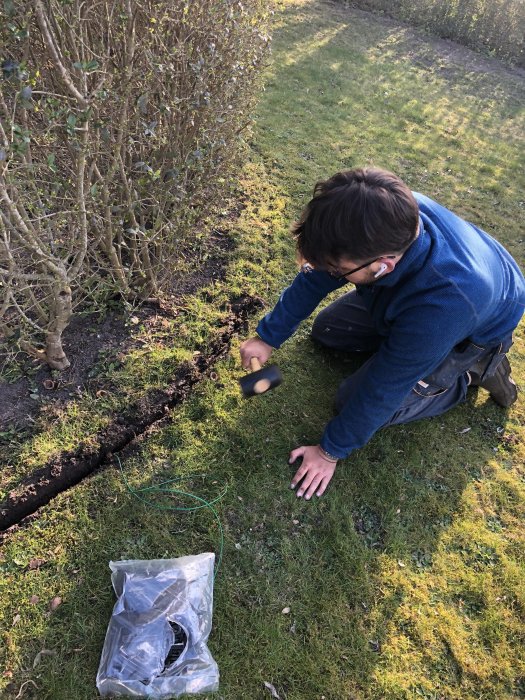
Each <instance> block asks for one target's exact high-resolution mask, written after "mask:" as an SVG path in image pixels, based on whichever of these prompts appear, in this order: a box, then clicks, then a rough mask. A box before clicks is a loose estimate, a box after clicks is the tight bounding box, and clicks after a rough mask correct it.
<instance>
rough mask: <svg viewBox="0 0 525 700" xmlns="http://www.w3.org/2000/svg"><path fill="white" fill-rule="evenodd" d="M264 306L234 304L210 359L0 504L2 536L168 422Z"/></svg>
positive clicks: (247, 300) (201, 358)
mask: <svg viewBox="0 0 525 700" xmlns="http://www.w3.org/2000/svg"><path fill="white" fill-rule="evenodd" d="M261 306H262V302H261V300H260V299H257V298H255V297H249V296H245V297H242V298H240V299H236V300H234V301H232V302H231V305H230V312H229V314H228V317H227V318H226V319H225V323H224V330H223V331H222V333H221V334H220V335H219V336H218V338H216V339H215V340H214V341H213V342H212V343H211V344H210V346H209V347H208V348H207V350H206V354H204V353H198V354H196V356H195V359H194V360H193V361H191V362H187V363H184V364H182V365H181V366H180V367H179V369H178V371H177V375H176V377H175V379H174V381H173V382H172V383H171V384H170V385H169V386H168V387H167V388H166V389H164V390H154V391H150V392H148V393H147V394H146V395H145V396H144V397H143V398H142V399H141V400H140V401H139V402H137V403H136V404H134V405H132V406H130V407H129V409H128V410H127V411H126V412H125V413H123V414H121V415H118V416H115V418H114V419H113V420H112V421H111V423H110V424H109V425H108V426H107V427H106V428H105V429H104V430H102V431H101V432H100V433H99V434H98V435H97V436H96V437H95V439H94V442H93V441H91V442H90V444H89V445H87V444H81V445H79V446H78V447H77V448H76V449H75V450H73V451H68V452H63V453H61V454H60V455H58V456H57V457H55V458H54V459H52V460H51V461H50V462H48V464H46V465H45V466H44V467H42V468H40V469H37V470H36V471H34V472H33V473H32V474H31V475H30V476H28V477H26V478H25V479H24V480H23V481H22V482H21V483H20V484H19V485H18V486H17V487H16V488H15V489H14V490H13V491H11V493H10V494H9V496H8V498H7V499H6V500H5V501H3V503H0V531H5V530H7V529H8V528H10V527H13V526H15V525H18V524H20V523H21V521H22V520H23V519H24V518H27V516H29V515H31V514H33V513H35V512H36V511H37V510H38V509H39V508H40V507H42V506H43V505H46V504H47V503H49V501H51V500H52V499H53V498H54V497H55V496H57V495H58V494H59V493H61V492H63V491H65V490H66V489H68V488H70V487H72V486H74V485H75V484H78V483H79V482H80V481H82V479H84V478H85V477H86V476H88V475H89V474H91V473H92V472H94V471H95V470H96V469H99V468H100V467H103V466H106V465H107V464H109V463H110V461H111V458H112V455H114V454H116V453H118V452H120V451H122V450H123V449H124V448H125V447H127V446H128V445H130V444H131V443H133V441H134V440H136V438H138V437H139V436H140V435H142V434H143V433H144V432H145V431H146V430H147V429H148V428H150V427H151V426H153V425H154V424H155V423H157V422H158V421H160V420H162V419H163V418H165V416H166V414H167V412H168V411H169V410H170V409H171V408H173V407H174V406H176V405H177V404H179V403H181V402H182V401H184V399H185V398H186V397H187V396H188V395H189V394H190V392H191V390H192V388H193V387H194V386H195V384H197V382H199V381H200V380H201V379H202V378H203V377H204V376H206V375H207V373H209V371H210V369H211V368H212V367H213V365H214V363H215V362H216V361H217V360H219V359H220V358H222V357H224V356H226V355H227V353H228V352H229V349H230V345H231V340H232V338H233V337H234V336H235V335H236V334H238V333H240V332H244V331H245V329H246V324H247V320H248V317H249V316H250V315H251V313H253V312H254V311H255V310H256V309H260V308H261Z"/></svg>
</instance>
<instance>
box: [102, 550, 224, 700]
mask: <svg viewBox="0 0 525 700" xmlns="http://www.w3.org/2000/svg"><path fill="white" fill-rule="evenodd" d="M214 559H215V557H214V555H213V554H211V553H206V554H199V555H196V556H188V557H180V558H178V559H153V560H150V561H140V560H130V561H117V562H110V568H111V571H112V575H111V581H112V584H113V588H114V589H115V593H116V595H117V597H118V600H117V602H116V604H115V607H114V608H113V613H112V616H111V619H110V622H109V626H108V630H107V633H106V640H105V642H104V648H103V650H102V656H101V659H100V665H99V669H98V673H97V688H98V690H99V693H100V694H101V695H102V696H103V697H106V696H108V695H112V696H114V697H135V698H152V699H153V700H167V699H168V698H176V697H179V696H180V695H183V694H184V693H206V692H213V691H215V690H217V689H218V687H219V669H218V667H217V664H216V663H215V661H214V660H213V658H212V656H211V654H210V652H209V650H208V647H207V646H206V642H207V640H208V636H209V634H210V631H211V625H212V612H213V563H214Z"/></svg>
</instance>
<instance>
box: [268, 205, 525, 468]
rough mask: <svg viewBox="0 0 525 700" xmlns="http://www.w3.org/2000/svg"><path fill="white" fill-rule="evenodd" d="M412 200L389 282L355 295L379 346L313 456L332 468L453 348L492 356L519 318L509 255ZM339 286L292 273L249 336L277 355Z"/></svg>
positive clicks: (524, 289) (523, 288) (517, 276)
mask: <svg viewBox="0 0 525 700" xmlns="http://www.w3.org/2000/svg"><path fill="white" fill-rule="evenodd" d="M414 195H415V197H416V200H417V202H418V205H419V212H420V225H419V236H418V237H417V238H416V239H415V241H414V242H413V243H412V245H411V246H410V247H409V248H408V250H407V251H406V252H405V254H404V255H403V257H402V258H401V260H400V261H399V262H398V264H397V265H396V267H395V269H394V270H393V271H392V272H391V273H390V274H388V275H385V276H384V277H382V278H380V279H378V280H377V281H376V282H374V283H373V284H370V285H358V286H357V293H358V294H360V295H361V296H362V299H363V300H364V302H365V304H366V306H367V308H368V309H369V311H370V314H371V316H372V318H373V320H374V323H375V326H376V328H377V331H378V333H379V334H380V335H383V336H385V340H384V341H383V343H382V344H381V347H380V349H379V351H378V352H377V353H376V354H375V355H374V358H373V360H372V362H370V364H369V367H368V371H367V375H366V377H365V380H364V381H363V382H361V383H360V387H359V389H358V390H357V391H356V392H355V393H354V394H353V395H352V396H351V397H350V399H349V400H348V402H347V403H346V405H345V406H344V408H343V410H342V411H341V412H340V413H339V415H338V416H337V417H335V418H333V419H332V420H331V421H330V422H329V423H328V424H327V426H326V428H325V431H324V434H323V437H322V439H321V446H322V447H323V449H325V450H326V451H327V452H329V453H330V454H332V455H335V456H337V457H340V458H343V457H346V456H347V455H348V454H350V452H352V451H353V450H355V449H357V448H358V447H362V446H363V445H365V444H366V443H367V442H368V441H369V440H370V438H371V437H372V435H373V434H374V433H375V432H376V430H378V429H379V428H380V427H381V426H382V425H383V424H384V423H385V422H386V421H387V420H388V419H389V418H390V417H391V416H392V415H393V413H395V411H396V410H397V409H398V408H399V407H400V406H401V404H402V402H403V400H404V398H405V397H406V396H407V395H408V394H409V393H410V391H411V390H412V388H413V387H414V386H415V384H416V383H417V382H418V381H419V380H420V379H422V378H423V377H426V376H428V375H429V374H431V373H432V372H433V371H434V370H435V369H436V368H437V367H438V366H439V365H440V364H441V362H442V361H443V360H444V359H445V358H446V357H447V355H448V354H449V353H450V351H451V350H452V348H453V347H454V346H455V345H457V344H458V343H460V342H461V341H462V340H465V339H467V338H468V339H469V340H471V341H472V342H473V343H475V344H476V345H483V346H488V347H493V346H497V345H498V344H499V343H500V342H501V341H502V340H503V339H504V338H505V337H508V336H509V335H510V334H511V333H512V331H513V330H514V329H515V328H516V326H517V325H518V323H519V321H520V319H521V317H522V315H523V312H524V308H525V280H524V278H523V275H522V273H521V272H520V269H519V267H518V265H517V264H516V262H515V261H514V260H513V258H512V257H511V256H510V254H509V253H508V252H507V251H506V250H505V249H504V248H503V247H502V246H501V245H500V244H499V243H498V242H497V241H496V240H494V239H493V238H492V237H491V236H489V235H488V234H487V233H485V232H484V231H482V230H481V229H479V228H477V227H476V226H474V225H473V224H470V223H468V222H466V221H464V220H463V219H461V218H460V217H458V216H456V215H455V214H453V213H452V212H451V211H449V210H448V209H446V208H445V207H442V206H441V205H439V204H437V203H436V202H434V201H433V200H431V199H429V198H428V197H425V196H424V195H421V194H419V193H417V192H415V193H414ZM345 284H346V283H345V282H344V281H342V282H338V281H337V280H335V279H334V278H333V277H331V276H330V275H329V274H328V273H326V272H322V271H315V270H314V271H311V272H308V273H305V272H300V273H299V274H298V275H297V277H296V278H295V280H294V281H293V283H292V284H291V285H290V286H289V287H288V288H287V289H285V290H284V292H283V293H282V295H281V297H280V299H279V301H278V302H277V304H276V306H275V308H274V309H273V310H272V311H271V312H270V313H269V314H267V315H266V316H265V317H264V318H263V319H262V320H261V321H260V323H259V325H258V326H257V333H258V335H259V336H260V337H261V338H262V339H263V340H264V341H265V342H267V343H268V344H269V345H271V346H273V347H274V348H278V347H280V346H281V344H282V343H283V342H284V341H285V340H287V338H289V337H290V336H291V335H292V334H293V333H294V331H295V330H296V329H297V326H298V325H299V323H300V322H301V321H302V320H303V319H305V318H307V317H308V316H309V315H310V314H311V313H312V312H313V311H314V309H315V308H316V307H317V305H318V304H319V302H320V301H321V300H322V299H323V298H324V297H325V296H326V295H327V294H329V293H330V292H333V291H334V290H336V289H338V288H339V287H342V286H344V285H345Z"/></svg>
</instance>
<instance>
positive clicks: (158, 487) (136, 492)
mask: <svg viewBox="0 0 525 700" xmlns="http://www.w3.org/2000/svg"><path fill="white" fill-rule="evenodd" d="M115 457H116V458H117V461H118V464H119V468H120V473H121V474H122V479H123V480H124V484H125V485H126V488H127V490H128V491H129V493H131V494H132V496H135V498H136V499H138V500H139V501H141V502H142V503H145V504H146V505H147V506H150V507H151V508H156V509H157V510H173V511H182V512H186V513H190V512H193V511H196V510H201V509H202V508H208V509H209V510H211V512H212V513H213V516H214V518H215V520H216V522H217V527H218V528H219V554H218V557H217V563H216V565H215V570H214V574H213V578H214V579H215V578H216V577H217V574H218V572H219V569H220V567H221V563H222V554H223V551H224V529H223V527H222V523H221V520H220V518H219V514H218V513H217V511H216V510H215V508H214V507H213V504H214V503H217V502H218V501H220V500H221V499H222V498H223V496H224V495H225V494H226V492H227V490H228V489H227V488H225V489H224V491H223V492H222V493H220V494H219V495H218V496H216V497H215V498H214V499H213V500H212V501H207V500H206V499H205V498H201V496H197V495H196V494H194V493H189V492H188V491H182V489H177V488H162V487H164V486H169V484H173V483H174V482H176V481H180V479H181V478H182V477H180V476H179V477H175V478H174V479H168V480H167V481H162V482H161V483H160V484H154V485H153V486H144V487H143V488H140V489H135V488H133V486H131V484H130V483H129V481H128V480H127V479H126V475H125V474H124V469H123V468H122V462H121V461H120V459H119V456H118V455H115ZM190 476H191V475H190ZM199 476H203V475H199ZM144 493H152V494H155V493H167V494H172V495H178V496H185V497H187V498H193V499H194V500H195V501H197V502H198V503H199V504H200V505H196V506H193V507H191V508H187V507H183V506H168V505H161V504H159V503H155V501H153V500H152V499H149V498H147V497H144V496H143V495H141V494H144Z"/></svg>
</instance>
